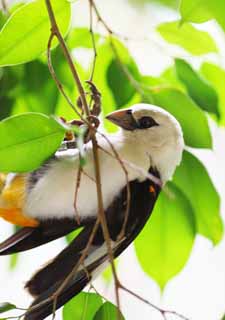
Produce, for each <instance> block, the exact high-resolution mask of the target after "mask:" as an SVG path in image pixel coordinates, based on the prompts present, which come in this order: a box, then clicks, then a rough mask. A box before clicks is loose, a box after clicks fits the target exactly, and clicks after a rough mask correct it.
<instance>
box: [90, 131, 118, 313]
mask: <svg viewBox="0 0 225 320" xmlns="http://www.w3.org/2000/svg"><path fill="white" fill-rule="evenodd" d="M92 143H93V156H94V166H95V177H96V182H97V183H96V191H97V198H98V209H99V211H98V216H99V219H100V222H101V226H102V231H103V236H104V239H105V242H106V246H107V250H108V257H109V261H110V264H111V268H112V273H113V277H114V281H115V293H116V304H117V307H118V319H120V318H121V314H120V298H119V290H118V283H119V281H118V277H117V273H116V268H115V263H114V255H113V250H112V246H111V239H110V234H109V230H108V225H107V221H106V217H105V212H104V207H103V198H102V189H101V175H100V163H99V152H98V151H99V150H98V143H97V140H96V137H95V136H93V138H92Z"/></svg>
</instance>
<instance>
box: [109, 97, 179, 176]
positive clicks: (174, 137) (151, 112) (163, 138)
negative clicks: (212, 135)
mask: <svg viewBox="0 0 225 320" xmlns="http://www.w3.org/2000/svg"><path fill="white" fill-rule="evenodd" d="M106 118H107V119H108V120H110V121H111V122H113V123H114V124H116V125H118V126H119V127H121V128H122V134H123V135H124V136H125V137H126V138H128V139H132V141H133V142H134V144H135V143H136V145H137V144H141V145H142V146H143V148H144V151H146V152H149V154H150V155H151V156H153V157H154V156H155V159H156V161H157V162H158V161H164V162H165V163H166V162H167V160H168V161H169V162H170V159H171V160H172V162H173V163H174V166H172V163H171V168H172V167H176V165H177V164H178V163H179V162H180V160H181V155H182V151H183V147H184V141H183V134H182V129H181V127H180V124H179V123H178V121H177V120H176V119H175V118H174V117H173V116H172V115H171V114H170V113H169V112H167V111H165V110H164V109H162V108H160V107H157V106H154V105H150V104H144V103H140V104H136V105H133V106H132V107H130V108H127V109H122V110H118V111H115V112H112V113H110V114H109V115H108V116H107V117H106ZM134 147H135V145H134ZM172 158H173V159H172ZM175 158H176V159H175ZM163 166H164V165H163ZM165 166H166V164H165ZM169 171H173V170H172V169H171V170H169Z"/></svg>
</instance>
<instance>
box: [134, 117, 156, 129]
mask: <svg viewBox="0 0 225 320" xmlns="http://www.w3.org/2000/svg"><path fill="white" fill-rule="evenodd" d="M138 125H139V129H147V128H151V127H155V126H158V125H159V124H158V123H157V122H156V121H155V120H154V119H153V118H152V117H142V118H141V119H139V120H138Z"/></svg>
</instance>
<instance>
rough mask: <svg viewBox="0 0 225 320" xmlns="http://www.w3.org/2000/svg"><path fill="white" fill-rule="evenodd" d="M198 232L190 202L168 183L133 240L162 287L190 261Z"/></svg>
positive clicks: (137, 251)
mask: <svg viewBox="0 0 225 320" xmlns="http://www.w3.org/2000/svg"><path fill="white" fill-rule="evenodd" d="M195 233H196V227H195V219H194V212H193V209H192V206H191V203H190V202H189V200H188V199H187V198H186V196H185V194H184V193H183V192H182V191H181V190H179V189H178V188H177V187H175V186H174V185H173V184H172V183H168V184H167V188H166V191H165V192H162V193H161V194H160V196H159V199H158V200H157V202H156V206H155V208H154V212H153V214H152V217H151V219H150V220H149V221H148V222H147V224H146V225H145V227H144V230H143V231H142V232H141V234H140V235H139V237H138V238H137V239H136V240H135V242H134V244H135V250H136V254H137V257H138V261H139V262H140V264H141V266H142V268H143V270H144V271H145V272H146V273H147V274H148V275H149V276H150V277H152V278H153V279H154V280H155V281H156V282H157V283H158V284H159V286H160V288H161V289H163V288H164V287H165V285H166V283H167V282H168V281H169V280H170V279H171V278H172V277H174V276H175V275H176V274H177V273H178V272H180V271H181V270H182V268H183V267H184V265H185V264H186V263H187V260H188V258H189V256H190V253H191V249H192V246H193V243H194V239H195ZM146 257H148V258H147V259H146Z"/></svg>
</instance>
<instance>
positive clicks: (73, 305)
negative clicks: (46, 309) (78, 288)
mask: <svg viewBox="0 0 225 320" xmlns="http://www.w3.org/2000/svg"><path fill="white" fill-rule="evenodd" d="M101 305H102V299H101V297H100V296H99V295H97V294H95V293H87V292H81V293H79V294H78V295H77V296H76V297H74V298H73V299H72V300H70V301H69V302H68V303H67V304H66V305H65V306H64V308H63V320H71V319H77V320H78V319H79V320H81V319H85V320H92V319H93V318H94V315H95V313H96V311H97V310H98V309H99V308H100V307H101Z"/></svg>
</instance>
